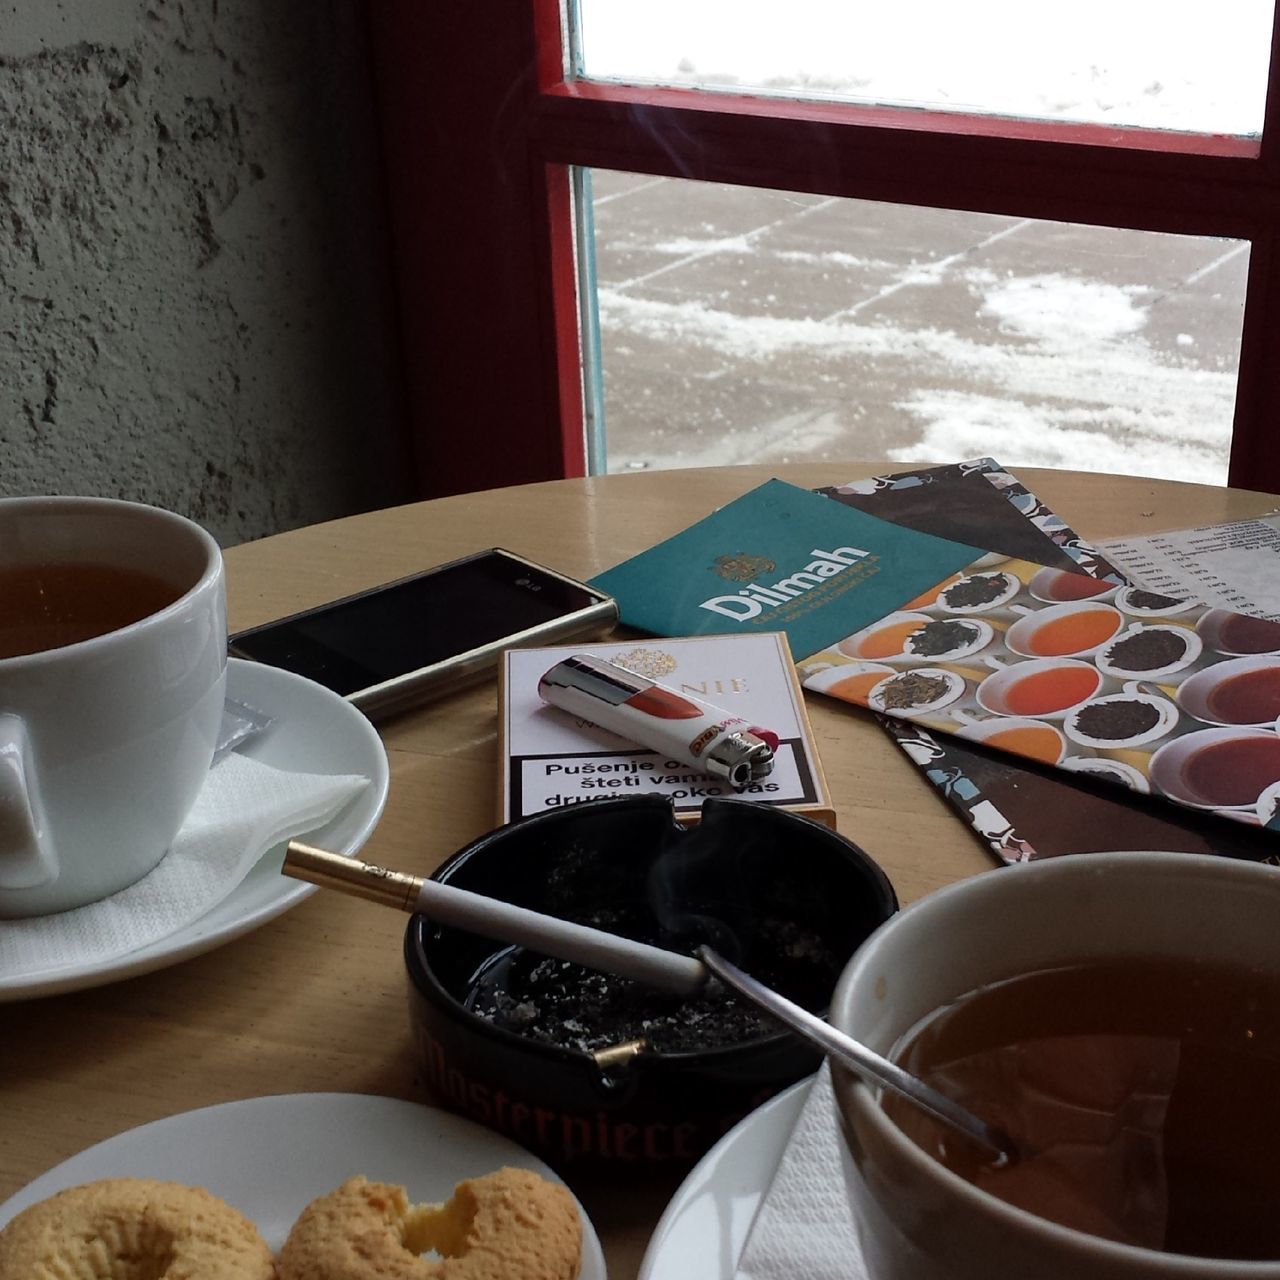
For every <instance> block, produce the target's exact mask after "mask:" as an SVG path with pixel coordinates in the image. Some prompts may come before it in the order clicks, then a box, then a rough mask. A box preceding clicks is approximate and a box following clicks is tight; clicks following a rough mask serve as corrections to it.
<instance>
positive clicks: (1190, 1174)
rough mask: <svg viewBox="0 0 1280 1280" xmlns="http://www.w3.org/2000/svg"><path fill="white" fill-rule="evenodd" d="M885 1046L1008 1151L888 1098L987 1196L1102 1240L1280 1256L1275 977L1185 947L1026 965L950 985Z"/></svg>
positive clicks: (1279, 1007)
mask: <svg viewBox="0 0 1280 1280" xmlns="http://www.w3.org/2000/svg"><path fill="white" fill-rule="evenodd" d="M904 1039H905V1047H904V1048H902V1049H901V1050H900V1051H899V1052H898V1053H896V1054H895V1055H894V1056H895V1058H896V1059H897V1060H898V1061H899V1062H900V1063H901V1064H902V1065H903V1066H904V1067H905V1068H906V1069H907V1070H909V1071H912V1072H914V1073H915V1074H917V1075H920V1076H922V1077H924V1078H925V1079H926V1080H928V1081H929V1082H930V1083H932V1084H933V1085H935V1086H936V1087H937V1088H939V1089H941V1090H942V1091H943V1092H945V1093H947V1094H949V1095H951V1096H952V1097H954V1098H955V1099H956V1100H957V1101H958V1102H960V1103H962V1104H963V1105H964V1106H966V1107H969V1108H971V1109H972V1110H973V1111H974V1112H976V1113H977V1114H978V1115H980V1116H982V1117H983V1118H984V1119H987V1120H989V1121H991V1122H993V1123H995V1124H998V1125H1000V1126H1002V1127H1003V1128H1004V1129H1005V1130H1006V1132H1008V1133H1010V1134H1011V1135H1012V1136H1013V1138H1014V1140H1015V1141H1016V1142H1018V1143H1019V1145H1020V1147H1021V1149H1022V1150H1023V1151H1024V1152H1025V1154H1024V1155H1023V1156H1022V1158H1021V1159H1019V1160H1017V1161H1015V1162H1014V1163H1013V1164H1012V1165H1011V1166H1009V1167H1007V1168H1005V1169H995V1168H992V1167H991V1165H990V1164H989V1163H986V1162H984V1161H983V1159H982V1157H981V1155H980V1154H975V1152H974V1151H972V1150H971V1149H969V1148H968V1146H967V1144H965V1143H963V1142H957V1141H955V1140H953V1139H952V1138H951V1137H950V1136H949V1135H945V1134H944V1133H943V1131H942V1130H941V1129H939V1128H938V1127H937V1126H936V1125H935V1124H934V1123H933V1122H932V1121H931V1120H929V1119H928V1118H927V1117H924V1116H923V1115H921V1113H920V1112H919V1111H918V1110H917V1109H916V1108H914V1107H911V1106H910V1105H908V1104H906V1103H902V1102H900V1101H898V1100H896V1099H890V1100H888V1101H886V1104H885V1105H886V1109H887V1110H888V1112H889V1114H890V1115H892V1116H893V1118H894V1120H895V1121H896V1123H898V1124H899V1125H900V1126H901V1128H902V1129H903V1130H904V1131H905V1132H906V1133H907V1134H908V1135H909V1136H910V1137H911V1138H912V1139H913V1140H914V1141H915V1142H916V1143H917V1144H918V1145H920V1146H921V1147H923V1148H924V1149H925V1150H926V1151H928V1152H929V1153H930V1154H931V1155H933V1156H934V1157H935V1158H937V1159H939V1160H940V1161H941V1162H942V1163H943V1164H945V1165H947V1167H948V1168H951V1169H953V1170H954V1171H955V1172H956V1173H958V1174H960V1175H961V1176H962V1177H964V1178H967V1179H968V1180H969V1181H971V1182H974V1183H976V1184H977V1185H978V1186H980V1187H982V1188H983V1189H984V1190H985V1191H988V1192H990V1193H991V1194H992V1195H994V1196H997V1197H999V1198H1000V1199H1002V1200H1006V1201H1008V1202H1009V1203H1011V1204H1015V1205H1018V1206H1020V1207H1021V1208H1023V1209H1026V1210H1028V1211H1029V1212H1031V1213H1035V1214H1038V1215H1039V1216H1041V1217H1044V1218H1049V1219H1052V1220H1053V1221H1055V1222H1060V1223H1062V1224H1063V1225H1065V1226H1069V1227H1074V1228H1076V1229H1077V1230H1081V1231H1087V1232H1089V1233H1091V1234H1093V1235H1098V1236H1103V1237H1105V1238H1107V1239H1112V1240H1121V1241H1124V1242H1126V1243H1129V1244H1137V1245H1141V1246H1143V1247H1145V1248H1149V1249H1159V1250H1163V1251H1166V1252H1170V1253H1182V1254H1193V1255H1196V1256H1200V1257H1211V1258H1251V1259H1269V1260H1275V1259H1280V1215H1278V1214H1277V1213H1276V1212H1275V1206H1276V1204H1277V1203H1280V1161H1277V1159H1276V1157H1275V1144H1276V1135H1277V1134H1280V1089H1278V1088H1277V1087H1276V1080H1277V1079H1278V1078H1280V979H1277V978H1276V977H1275V976H1274V975H1266V976H1260V975H1256V974H1250V973H1247V972H1244V971H1241V970H1238V969H1232V970H1229V969H1226V968H1215V967H1210V966H1206V965H1201V964H1196V963H1195V962H1194V961H1192V960H1161V961H1156V960H1148V961H1141V962H1139V961H1131V962H1118V961H1117V962H1109V963H1100V964H1090V965H1085V966H1081V967H1078V968H1068V969H1058V970H1053V971H1049V972H1042V973H1033V974H1030V975H1027V976H1024V977H1020V978H1015V979H1012V980H1010V981H1008V982H1004V983H999V984H996V985H994V986H991V987H987V988H984V989H983V990H980V991H978V992H975V993H973V994H971V995H969V996H966V997H964V998H963V999H961V1000H959V1001H957V1002H956V1003H955V1004H953V1005H951V1006H950V1007H948V1008H947V1009H944V1010H943V1011H941V1012H940V1013H938V1014H935V1015H934V1016H933V1017H932V1018H930V1019H928V1020H927V1021H926V1022H925V1023H923V1024H922V1025H921V1026H920V1027H918V1028H916V1030H915V1031H913V1032H912V1033H911V1034H910V1035H909V1036H907V1037H905V1038H904Z"/></svg>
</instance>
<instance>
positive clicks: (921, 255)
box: [593, 172, 1248, 482]
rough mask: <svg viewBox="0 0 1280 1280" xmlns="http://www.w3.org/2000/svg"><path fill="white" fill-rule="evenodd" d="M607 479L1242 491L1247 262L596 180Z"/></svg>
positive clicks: (846, 207)
mask: <svg viewBox="0 0 1280 1280" xmlns="http://www.w3.org/2000/svg"><path fill="white" fill-rule="evenodd" d="M593 178H594V194H595V202H594V203H595V221H596V261H597V272H598V282H599V298H600V314H601V329H602V358H603V368H604V395H605V412H606V422H607V431H608V459H607V463H608V469H609V470H610V471H619V470H626V469H631V468H640V467H669V466H699V465H711V464H716V463H733V462H753V461H754V462H768V461H788V460H789V461H796V460H802V459H808V460H815V459H824V458H830V459H840V458H857V457H871V456H889V457H898V458H901V459H904V460H906V459H914V458H919V457H929V458H935V459H938V460H939V461H945V460H951V459H959V458H963V457H971V456H976V455H981V454H992V455H993V456H995V457H997V458H999V459H1000V460H1001V461H1003V462H1005V463H1007V464H1008V465H1010V466H1016V465H1022V466H1033V465H1040V466H1077V467H1084V468H1087V469H1094V470H1104V471H1118V472H1125V473H1131V474H1142V475H1158V476H1167V477H1172V478H1179V479H1196V480H1209V481H1216V482H1223V481H1225V477H1226V457H1227V448H1228V442H1229V438H1230V423H1231V413H1232V405H1233V400H1234V391H1235V367H1236V362H1237V359H1238V352H1239V339H1240V320H1241V314H1242V310H1243V299H1244V281H1245V272H1246V269H1247V265H1248V247H1247V245H1244V244H1242V243H1239V242H1235V241H1224V240H1215V239H1208V238H1204V239H1197V238H1191V237H1180V236H1163V235H1151V234H1148V233H1143V232H1133V231H1122V230H1115V229H1107V228H1090V227H1082V226H1074V225H1064V224H1058V223H1045V222H1031V221H1027V220H1023V219H1016V218H1005V217H993V216H990V215H984V214H969V213H963V212H954V211H936V210H931V209H919V208H910V207H903V206H891V205H883V204H874V203H869V202H861V201H850V200H836V199H828V198H824V197H820V196H811V195H804V194H795V193H786V192H773V191H759V190H755V189H751V188H738V187H724V186H717V185H713V184H701V183H692V182H681V181H678V180H669V179H659V178H652V177H647V176H646V177H641V176H635V175H627V174H617V173H604V172H597V173H596V174H594V175H593Z"/></svg>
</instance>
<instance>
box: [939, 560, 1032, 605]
mask: <svg viewBox="0 0 1280 1280" xmlns="http://www.w3.org/2000/svg"><path fill="white" fill-rule="evenodd" d="M1021 590H1022V582H1021V580H1020V579H1019V578H1017V577H1015V576H1014V575H1013V574H1012V573H1006V572H1004V571H1003V570H998V571H996V572H992V573H967V574H965V576H964V577H962V578H958V579H956V581H955V582H953V583H952V584H951V585H950V586H949V587H945V588H944V589H943V590H942V591H941V592H939V594H938V598H937V602H936V603H937V607H938V608H939V609H941V610H943V612H944V613H958V614H966V613H990V612H992V611H993V610H996V609H1001V608H1003V607H1004V606H1005V605H1007V604H1008V603H1009V601H1010V600H1012V599H1013V598H1014V596H1016V595H1017V594H1018V592H1019V591H1021Z"/></svg>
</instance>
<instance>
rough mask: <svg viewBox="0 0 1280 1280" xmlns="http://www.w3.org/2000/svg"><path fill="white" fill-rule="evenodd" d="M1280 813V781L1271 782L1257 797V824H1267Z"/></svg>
mask: <svg viewBox="0 0 1280 1280" xmlns="http://www.w3.org/2000/svg"><path fill="white" fill-rule="evenodd" d="M1277 813H1280V782H1273V783H1272V784H1271V785H1270V786H1269V787H1268V788H1267V789H1266V790H1265V791H1264V792H1263V793H1262V794H1261V795H1260V796H1259V797H1258V825H1259V826H1263V827H1265V826H1267V825H1268V824H1269V823H1270V822H1273V821H1274V820H1275V817H1276V815H1277Z"/></svg>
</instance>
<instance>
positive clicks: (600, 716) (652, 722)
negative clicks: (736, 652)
mask: <svg viewBox="0 0 1280 1280" xmlns="http://www.w3.org/2000/svg"><path fill="white" fill-rule="evenodd" d="M538 694H539V695H540V696H541V698H542V699H543V701H545V702H549V703H550V704H551V705H552V706H553V707H559V708H560V709H561V710H563V711H569V712H571V713H572V714H573V715H575V716H581V717H582V719H584V720H589V721H590V722H591V723H592V724H596V725H599V726H600V728H602V729H608V730H609V731H610V732H612V733H616V734H618V735H619V736H620V737H623V738H628V739H630V740H631V741H632V742H636V743H639V744H640V745H641V746H645V747H652V748H653V749H654V750H655V751H661V752H663V753H664V754H665V755H667V756H669V757H670V758H671V759H673V760H680V761H683V762H684V763H685V764H689V765H692V766H693V767H694V768H695V769H701V770H703V771H704V772H705V773H708V774H710V775H711V776H712V777H714V778H722V779H724V780H725V781H727V782H729V783H730V784H731V785H732V786H734V787H738V788H741V787H745V786H747V785H748V784H750V783H752V782H756V781H758V780H759V779H760V778H763V777H764V776H765V775H766V774H767V773H769V772H770V770H772V768H773V754H774V752H775V751H776V750H777V747H778V735H777V734H776V733H773V732H772V731H771V730H769V729H762V728H760V727H759V726H758V725H753V724H750V723H749V722H748V721H746V720H744V719H743V718H742V717H741V716H735V715H734V714H733V713H732V712H731V711H726V710H724V709H723V708H722V707H715V706H712V705H711V704H710V703H707V702H701V701H699V700H698V699H697V698H691V697H689V696H688V695H687V694H683V693H676V692H675V691H674V690H673V689H668V688H666V687H665V686H664V685H660V684H658V682H657V681H656V680H649V679H647V678H646V677H645V676H641V675H637V674H636V673H635V672H634V671H628V670H627V669H626V668H625V667H619V666H615V665H614V664H613V663H612V662H606V661H605V660H604V659H602V658H596V657H592V656H590V655H588V654H582V653H578V654H574V656H573V657H571V658H566V659H565V660H564V661H563V662H557V663H556V665H555V666H554V667H552V668H551V670H550V671H547V672H546V673H545V674H544V675H543V676H542V678H541V679H540V680H539V681H538Z"/></svg>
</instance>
